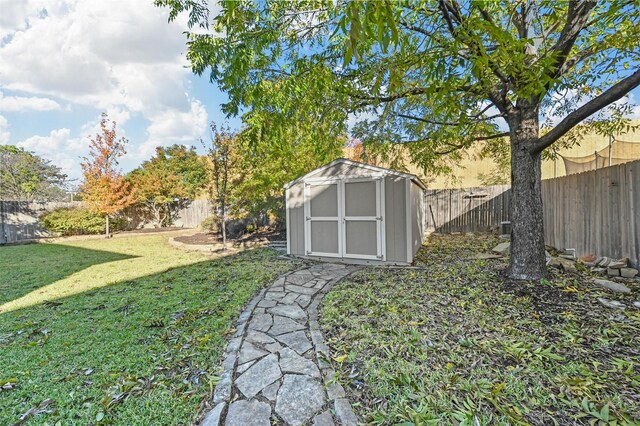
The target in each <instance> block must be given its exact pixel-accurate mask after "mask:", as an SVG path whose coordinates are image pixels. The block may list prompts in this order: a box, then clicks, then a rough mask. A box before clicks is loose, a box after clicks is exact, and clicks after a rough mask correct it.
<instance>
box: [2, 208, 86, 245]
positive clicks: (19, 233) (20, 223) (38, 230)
mask: <svg viewBox="0 0 640 426" xmlns="http://www.w3.org/2000/svg"><path fill="white" fill-rule="evenodd" d="M81 205H82V203H80V202H66V203H55V202H37V201H0V244H4V243H14V242H19V241H24V240H32V239H35V238H43V237H48V236H50V234H49V232H47V230H46V229H44V228H43V227H42V225H41V224H40V221H39V220H38V218H39V217H40V216H41V215H43V214H44V213H47V212H50V211H51V210H55V209H59V208H64V207H79V206H81Z"/></svg>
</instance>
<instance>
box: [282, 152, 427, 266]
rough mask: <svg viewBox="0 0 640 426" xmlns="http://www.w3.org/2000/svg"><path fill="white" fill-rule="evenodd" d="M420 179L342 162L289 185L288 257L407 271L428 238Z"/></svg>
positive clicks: (320, 169) (423, 187)
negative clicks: (403, 267) (390, 266)
mask: <svg viewBox="0 0 640 426" xmlns="http://www.w3.org/2000/svg"><path fill="white" fill-rule="evenodd" d="M425 190H426V187H425V185H424V184H423V183H422V182H421V181H420V179H418V177H417V176H415V175H412V174H408V173H403V172H399V171H396V170H391V169H386V168H383V167H377V166H371V165H368V164H364V163H359V162H356V161H352V160H347V159H345V158H339V159H337V160H334V161H332V162H331V163H329V164H326V165H324V166H322V167H320V168H317V169H315V170H313V171H311V172H309V173H307V174H306V175H304V176H302V177H300V178H298V179H296V180H294V181H291V182H289V183H288V184H286V185H285V192H286V194H285V197H286V220H287V253H288V254H291V255H296V256H302V257H309V258H317V259H321V260H332V261H336V260H341V261H344V262H347V263H364V264H396V265H407V264H410V263H411V262H413V258H414V256H415V254H416V252H417V251H418V249H419V248H420V246H421V245H422V242H423V238H424V211H425V204H424V196H423V195H424V191H425Z"/></svg>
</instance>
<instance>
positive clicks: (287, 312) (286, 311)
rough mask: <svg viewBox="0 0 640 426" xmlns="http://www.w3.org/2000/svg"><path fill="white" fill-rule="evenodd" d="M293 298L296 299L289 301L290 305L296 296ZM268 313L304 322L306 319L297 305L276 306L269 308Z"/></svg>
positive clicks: (305, 315)
mask: <svg viewBox="0 0 640 426" xmlns="http://www.w3.org/2000/svg"><path fill="white" fill-rule="evenodd" d="M291 294H295V293H291ZM295 296H296V297H295V298H294V299H293V300H292V301H291V303H293V302H294V301H295V299H296V298H297V297H298V295H297V294H295ZM269 312H270V313H272V314H276V315H280V316H283V317H287V318H291V319H296V320H306V319H307V314H306V313H305V312H304V310H303V309H302V308H301V307H300V306H298V305H278V306H275V307H273V308H270V309H269Z"/></svg>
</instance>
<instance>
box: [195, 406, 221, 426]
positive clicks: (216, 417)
mask: <svg viewBox="0 0 640 426" xmlns="http://www.w3.org/2000/svg"><path fill="white" fill-rule="evenodd" d="M225 405H226V403H224V402H221V403H220V404H218V405H216V406H215V407H213V410H211V411H209V412H208V413H207V415H206V416H205V418H204V419H202V423H200V426H218V425H219V424H220V416H221V415H222V410H224V406H225Z"/></svg>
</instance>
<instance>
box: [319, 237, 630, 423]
mask: <svg viewBox="0 0 640 426" xmlns="http://www.w3.org/2000/svg"><path fill="white" fill-rule="evenodd" d="M497 242H498V241H497V240H496V239H495V238H493V237H486V236H476V237H468V236H448V237H432V238H430V240H429V241H428V243H427V244H426V246H425V247H423V249H422V250H421V251H420V253H419V255H418V260H417V265H418V266H421V267H423V269H388V268H367V269H365V270H362V271H361V272H359V273H356V274H354V275H352V276H351V277H349V278H348V279H347V280H346V281H343V282H342V283H340V284H338V285H337V286H336V287H334V289H333V290H332V291H331V292H330V293H329V294H328V295H327V297H326V299H325V301H324V303H323V308H322V315H321V324H322V327H323V328H324V331H325V335H326V336H327V341H328V343H329V345H330V346H331V348H332V351H333V352H332V353H334V354H335V356H334V360H333V363H334V364H335V368H336V370H337V377H336V380H338V381H339V382H341V383H342V384H343V385H344V386H345V388H346V389H347V393H348V397H350V398H351V399H352V401H353V402H354V403H355V408H356V409H357V411H358V412H359V415H360V416H362V418H363V419H365V420H366V421H367V422H368V423H371V424H404V425H440V424H452V425H484V424H498V425H507V424H511V425H516V424H521V425H524V424H530V425H553V424H558V425H572V424H585V425H587V424H591V425H593V424H601V425H605V424H610V425H615V424H618V425H622V424H628V425H631V424H635V425H638V424H640V370H639V368H640V352H639V351H640V311H639V310H638V309H632V308H628V309H627V310H626V311H624V312H622V311H618V310H612V309H608V308H604V307H602V306H601V305H600V304H599V303H598V302H597V298H598V297H606V298H609V299H618V300H625V301H627V302H630V301H633V300H639V299H640V297H639V295H640V292H639V290H640V286H639V285H638V282H637V281H636V283H635V284H629V286H630V287H631V288H632V290H633V294H631V295H624V296H621V295H617V294H613V293H606V292H604V291H602V290H597V289H595V288H594V287H593V285H592V284H589V283H588V282H587V278H588V274H589V272H587V271H585V270H583V271H582V272H581V275H580V276H575V275H570V274H566V275H565V274H563V273H560V272H559V271H557V272H554V273H553V275H552V278H551V279H550V280H548V281H547V280H543V281H542V282H535V283H517V282H509V281H507V280H505V279H503V278H502V277H501V276H500V274H499V272H500V271H501V270H503V269H505V268H506V266H507V261H506V260H474V259H473V255H474V254H475V253H479V252H482V251H487V250H489V249H490V248H491V247H493V246H494V245H495V244H496V243H497ZM583 269H584V268H583Z"/></svg>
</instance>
